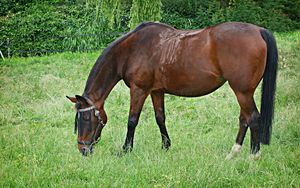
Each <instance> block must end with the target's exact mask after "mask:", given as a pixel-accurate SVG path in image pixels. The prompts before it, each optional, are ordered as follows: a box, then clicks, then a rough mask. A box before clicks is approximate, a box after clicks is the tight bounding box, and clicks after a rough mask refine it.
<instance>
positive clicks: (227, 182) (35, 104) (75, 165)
mask: <svg viewBox="0 0 300 188" xmlns="http://www.w3.org/2000/svg"><path fill="white" fill-rule="evenodd" d="M276 38H277V41H278V48H279V52H280V58H279V59H280V62H279V63H280V66H279V75H278V84H277V93H276V94H277V96H276V109H275V120H274V125H273V127H274V128H273V135H272V143H271V145H270V146H262V149H261V151H262V158H261V159H260V160H258V161H253V160H250V159H249V142H250V141H249V132H248V133H247V136H246V140H245V144H244V147H243V150H242V153H241V154H240V155H239V156H238V157H237V158H236V159H234V160H231V161H226V160H224V159H225V157H226V155H227V154H228V152H229V151H230V148H231V146H232V145H233V143H234V141H235V137H236V134H237V131H238V116H239V106H238V104H237V102H236V99H235V96H234V94H233V92H232V91H231V90H230V88H229V87H228V85H227V84H226V85H225V86H223V87H222V88H220V89H219V90H217V91H216V92H214V93H212V94H210V95H208V96H205V97H200V98H182V97H175V96H170V95H167V96H166V117H167V120H166V124H167V127H168V130H169V134H170V137H171V140H172V147H171V149H170V150H169V151H168V152H165V151H163V150H161V149H160V148H161V147H160V146H161V138H160V134H159V129H158V127H157V125H156V123H155V119H154V112H153V109H152V105H151V101H150V99H149V98H148V99H147V101H146V103H145V106H144V109H143V112H142V115H141V118H140V122H139V125H138V127H137V130H136V136H135V145H134V150H133V152H131V153H129V154H127V155H125V156H123V157H119V156H118V155H117V153H118V152H119V151H120V150H121V146H122V144H123V141H124V139H125V134H126V130H127V127H126V123H127V115H128V110H129V89H128V88H127V87H126V86H125V84H124V83H122V82H120V83H119V84H118V85H117V86H116V87H115V88H114V90H113V91H112V93H111V94H110V95H109V97H108V99H107V101H106V105H105V108H106V111H107V114H108V118H109V122H108V124H107V126H106V128H105V129H104V131H103V133H102V140H101V142H100V143H99V144H98V145H97V146H96V148H95V152H94V155H92V156H90V157H82V156H81V154H80V153H79V152H78V150H77V143H76V139H77V137H76V135H74V134H73V126H74V116H75V112H74V110H73V104H71V103H70V102H69V101H68V100H67V99H66V98H65V96H66V95H75V94H82V91H83V89H84V86H85V80H86V78H87V76H88V73H89V71H90V69H91V67H92V65H93V64H94V62H95V60H96V58H97V57H98V55H99V54H100V52H95V53H81V54H79V53H75V54H73V53H64V54H56V55H51V56H45V57H30V58H12V59H10V60H7V61H1V62H0V187H300V163H299V160H300V158H299V156H300V131H299V130H300V121H299V114H300V105H299V104H300V92H299V91H300V89H299V84H300V82H299V81H300V80H299V79H300V75H299V73H300V69H299V68H300V65H299V62H300V55H299V52H300V31H297V32H292V33H279V34H276ZM255 98H256V101H257V103H258V105H259V106H260V89H258V90H257V92H256V96H255Z"/></svg>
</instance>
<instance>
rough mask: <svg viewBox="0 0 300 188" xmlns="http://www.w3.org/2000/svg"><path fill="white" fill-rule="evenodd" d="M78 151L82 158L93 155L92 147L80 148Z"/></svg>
mask: <svg viewBox="0 0 300 188" xmlns="http://www.w3.org/2000/svg"><path fill="white" fill-rule="evenodd" d="M79 151H80V153H81V154H82V155H83V156H88V155H89V154H92V153H93V147H90V148H89V147H82V148H80V149H79Z"/></svg>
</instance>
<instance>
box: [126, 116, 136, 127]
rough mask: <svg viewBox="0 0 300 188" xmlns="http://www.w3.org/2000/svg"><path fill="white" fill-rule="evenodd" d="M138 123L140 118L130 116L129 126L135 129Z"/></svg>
mask: <svg viewBox="0 0 300 188" xmlns="http://www.w3.org/2000/svg"><path fill="white" fill-rule="evenodd" d="M137 124H138V119H137V118H136V117H134V116H131V117H129V118H128V128H132V129H135V127H136V126H137Z"/></svg>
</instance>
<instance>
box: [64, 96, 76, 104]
mask: <svg viewBox="0 0 300 188" xmlns="http://www.w3.org/2000/svg"><path fill="white" fill-rule="evenodd" d="M66 97H67V98H68V99H69V100H70V101H71V102H72V103H76V102H77V98H76V97H69V96H66Z"/></svg>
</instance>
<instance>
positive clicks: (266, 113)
mask: <svg viewBox="0 0 300 188" xmlns="http://www.w3.org/2000/svg"><path fill="white" fill-rule="evenodd" d="M260 33H261V36H262V38H263V39H264V41H265V42H266V44H267V63H266V68H265V72H264V76H263V83H262V94H261V109H260V113H261V125H260V142H261V143H262V144H267V145H269V144H270V139H271V133H272V119H273V114H274V97H275V90H276V75H277V65H278V52H277V46H276V41H275V38H274V36H273V35H272V33H270V32H269V31H268V30H266V29H261V30H260Z"/></svg>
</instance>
